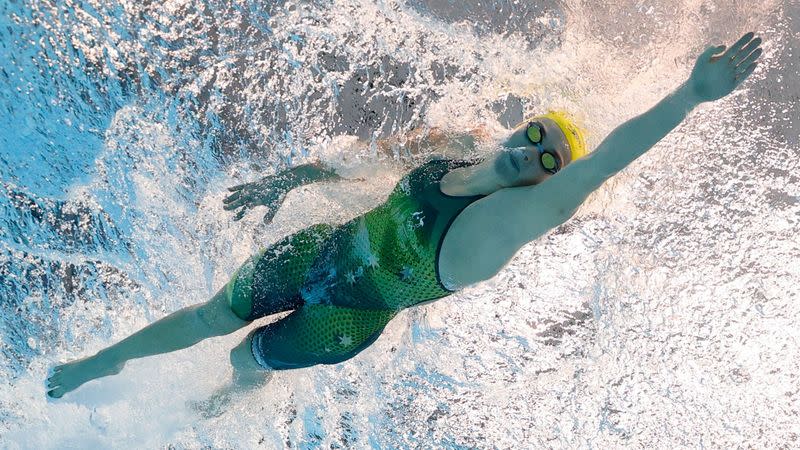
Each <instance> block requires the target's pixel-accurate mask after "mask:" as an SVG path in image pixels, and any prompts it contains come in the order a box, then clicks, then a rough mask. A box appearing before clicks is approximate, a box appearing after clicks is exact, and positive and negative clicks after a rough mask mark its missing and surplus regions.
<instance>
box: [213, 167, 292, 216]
mask: <svg viewBox="0 0 800 450" xmlns="http://www.w3.org/2000/svg"><path fill="white" fill-rule="evenodd" d="M292 187H293V186H292V185H291V183H289V182H288V180H286V178H285V177H284V176H282V175H281V174H278V175H270V176H266V177H264V178H262V179H260V180H258V181H253V182H252V183H245V184H240V185H238V186H233V187H230V188H228V190H229V191H231V192H232V194H230V195H228V196H227V197H225V199H224V200H222V202H223V203H224V204H225V206H224V207H223V208H224V209H225V210H226V211H233V210H236V213H235V214H234V215H233V220H240V219H241V218H242V217H244V215H245V214H247V211H248V210H249V209H251V208H253V207H256V206H266V207H267V208H269V209H268V210H267V212H266V214H264V223H270V222H272V218H273V217H275V213H276V212H278V208H279V207H280V206H281V203H283V199H284V198H286V193H287V192H289V191H290V190H291V189H292Z"/></svg>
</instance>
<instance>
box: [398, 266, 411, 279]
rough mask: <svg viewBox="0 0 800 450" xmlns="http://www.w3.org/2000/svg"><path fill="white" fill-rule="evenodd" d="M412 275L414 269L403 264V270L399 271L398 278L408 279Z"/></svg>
mask: <svg viewBox="0 0 800 450" xmlns="http://www.w3.org/2000/svg"><path fill="white" fill-rule="evenodd" d="M413 276H414V269H413V268H411V267H408V266H403V270H402V271H401V272H400V278H401V279H402V280H403V281H408V280H410V279H411V277H413Z"/></svg>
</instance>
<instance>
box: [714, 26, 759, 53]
mask: <svg viewBox="0 0 800 450" xmlns="http://www.w3.org/2000/svg"><path fill="white" fill-rule="evenodd" d="M753 36H755V33H753V32H752V31H751V32H749V33H747V34H745V35H744V36H742V37H740V38H739V40H738V41H736V43H735V44H733V45H731V47H730V48H729V49H728V51H727V52H725V54H724V55H722V57H723V58H727V59H731V58H733V57H734V55H736V54H737V53H739V50H741V49H742V47H744V46H745V44H747V43H748V42H750V40H751V39H753Z"/></svg>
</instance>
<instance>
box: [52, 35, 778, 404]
mask: <svg viewBox="0 0 800 450" xmlns="http://www.w3.org/2000/svg"><path fill="white" fill-rule="evenodd" d="M760 44H761V39H760V38H757V37H754V34H753V33H747V34H745V35H744V36H743V37H742V38H741V39H739V40H738V41H737V42H736V43H735V44H733V45H732V46H731V47H730V48H728V49H727V50H726V49H725V46H713V47H710V48H708V49H707V50H705V51H704V52H703V53H702V54H701V55H700V56H699V58H698V59H697V61H696V63H695V65H694V68H693V70H692V73H691V76H690V77H689V79H688V80H687V81H686V82H684V83H683V84H681V85H680V86H679V87H678V88H677V89H676V90H675V91H674V92H672V93H671V94H669V95H668V96H667V97H666V98H664V99H663V100H661V101H660V102H659V103H658V104H656V105H655V106H654V107H653V108H651V109H650V110H649V111H647V112H645V113H644V114H642V115H640V116H637V117H635V118H633V119H631V120H629V121H628V122H626V123H624V124H622V125H621V126H619V127H618V128H617V129H615V130H614V131H613V132H611V134H609V135H608V136H607V137H606V138H605V140H603V142H602V143H600V145H599V146H598V147H597V148H596V149H595V150H594V151H593V152H591V153H589V152H588V151H587V148H586V143H585V141H584V137H583V134H582V132H581V130H580V129H579V128H578V127H577V126H576V125H575V123H574V122H573V121H572V120H571V119H570V117H569V116H568V115H566V114H565V113H562V112H553V111H551V112H549V113H547V114H543V115H540V116H537V117H534V118H532V119H530V120H527V121H525V122H524V123H522V124H520V125H519V126H517V127H516V129H514V130H513V131H512V132H511V134H510V136H508V138H507V139H506V140H505V141H504V143H503V147H504V149H502V150H501V151H497V152H495V153H492V154H489V155H488V156H486V157H485V158H484V159H482V160H480V161H464V160H453V159H443V160H434V161H430V162H428V163H426V164H424V165H422V166H420V167H417V168H416V169H414V170H412V171H411V172H410V173H409V174H408V175H406V176H405V177H404V178H403V179H402V180H401V181H400V182H399V183H398V184H397V186H396V188H395V189H394V191H393V192H392V194H391V195H390V196H389V198H388V199H387V200H386V202H385V203H384V204H382V205H381V206H378V207H377V208H375V209H373V210H371V211H369V212H367V213H365V214H363V215H361V216H359V217H357V218H355V219H353V220H350V221H349V222H347V223H345V224H343V225H340V226H334V225H329V224H318V225H313V226H311V227H308V228H306V229H304V230H301V231H299V232H297V233H295V234H293V235H291V236H288V237H285V238H283V239H282V240H280V241H279V242H277V243H276V244H274V245H272V246H270V247H269V248H265V249H262V250H261V251H260V252H258V253H257V254H256V255H253V256H252V257H250V258H249V259H248V260H247V261H246V262H245V263H244V264H243V265H242V266H241V267H240V268H239V269H238V270H237V271H236V273H235V274H234V275H233V277H232V278H231V279H230V281H229V282H228V283H227V284H226V285H225V286H224V287H222V289H220V291H219V292H218V293H217V294H216V295H214V296H213V298H211V300H209V301H208V302H206V303H201V304H197V305H193V306H189V307H187V308H184V309H181V310H179V311H177V312H175V313H172V314H170V315H169V316H167V317H165V318H163V319H160V320H158V321H156V322H155V323H152V324H150V325H148V326H147V327H145V328H144V329H142V330H140V331H138V332H136V333H134V334H133V335H131V336H129V337H127V338H125V339H123V340H122V341H120V342H118V343H116V344H114V345H112V346H110V347H108V348H106V349H103V350H101V351H99V352H98V353H97V354H95V355H93V356H90V357H87V358H84V359H80V360H77V361H73V362H70V363H66V364H63V365H60V366H58V367H55V368H54V369H53V373H52V375H51V376H50V377H49V378H48V380H47V388H48V392H47V394H48V395H49V396H50V397H54V398H59V397H61V396H63V395H64V394H66V393H67V392H70V391H72V390H74V389H76V388H77V387H79V386H80V385H82V384H84V383H86V382H87V381H89V380H93V379H96V378H100V377H103V376H107V375H112V374H116V373H119V372H120V370H122V368H123V366H124V365H125V363H126V362H127V361H129V360H131V359H135V358H142V357H145V356H151V355H157V354H161V353H167V352H172V351H175V350H180V349H184V348H187V347H190V346H192V345H194V344H196V343H198V342H200V341H202V340H204V339H207V338H210V337H214V336H223V335H226V334H229V333H233V332H234V331H236V330H239V329H240V328H242V327H246V326H248V325H249V324H250V323H251V322H252V321H254V320H256V319H258V318H261V317H265V316H269V315H272V314H276V313H280V312H286V311H291V312H290V313H289V314H288V315H287V316H285V317H283V318H282V319H280V320H278V321H275V322H273V323H270V324H268V325H266V326H262V327H259V328H257V329H254V330H252V331H251V332H250V333H249V334H248V335H247V337H246V338H245V339H244V340H243V341H242V342H241V343H240V344H239V345H238V346H237V347H235V348H234V349H233V350H232V351H231V353H230V361H231V364H232V365H233V368H234V376H233V382H232V383H231V384H230V385H229V386H226V387H225V388H224V389H221V390H220V391H218V392H217V394H215V395H214V396H212V398H211V399H210V400H209V402H208V403H206V404H205V405H200V406H201V408H205V409H207V410H211V411H212V414H219V411H218V410H219V408H220V407H221V406H220V405H222V404H224V402H225V400H226V399H227V398H228V397H229V396H230V395H231V394H233V393H236V392H244V391H246V390H248V389H252V388H255V387H258V386H260V385H263V383H264V382H265V380H266V379H267V374H268V373H269V372H270V371H273V370H285V369H299V368H304V367H310V366H314V365H317V364H336V363H339V362H342V361H345V360H348V359H350V358H352V357H354V356H355V355H357V354H358V353H359V352H361V351H362V350H364V349H365V348H367V347H368V346H369V345H370V344H372V343H373V342H375V340H376V339H378V337H379V336H380V334H381V332H382V330H383V329H384V327H385V326H386V324H387V323H388V322H389V321H390V320H391V319H392V318H393V317H394V316H395V315H396V314H397V313H398V312H399V311H401V310H403V309H404V308H408V307H411V306H416V305H420V304H422V303H426V302H429V301H432V300H436V299H440V298H442V297H446V296H448V295H450V294H452V293H454V292H456V291H458V290H460V289H462V288H464V287H467V286H470V285H472V284H475V283H479V282H481V281H484V280H488V279H490V278H492V277H493V276H494V275H495V274H497V273H498V272H499V271H500V270H501V269H502V268H503V267H504V266H505V265H506V264H507V263H508V261H509V260H510V259H511V258H512V257H513V256H514V254H515V253H517V252H518V251H519V250H520V248H521V247H522V246H524V245H525V244H527V243H529V242H532V241H534V240H536V239H537V238H539V237H540V236H542V235H543V234H545V233H547V232H548V231H549V230H551V229H553V228H555V227H557V226H558V225H560V224H562V223H564V222H565V221H567V220H569V219H570V217H572V215H573V214H574V213H575V212H576V210H577V209H578V207H579V206H580V205H581V204H582V203H583V202H584V201H585V200H586V198H587V197H588V196H589V194H591V193H592V192H593V191H595V190H596V189H598V188H599V187H600V186H601V185H602V184H603V183H604V182H605V181H606V180H608V179H609V178H611V177H612V176H614V175H615V174H617V173H618V172H620V171H621V170H622V169H624V168H625V167H627V166H628V165H629V164H630V163H631V162H633V161H634V160H636V159H637V158H638V157H639V156H641V155H642V154H644V153H645V152H646V151H647V150H648V149H650V148H651V147H653V146H654V145H655V144H656V143H657V142H659V141H660V140H661V139H662V138H663V137H664V136H666V135H667V133H669V132H670V131H671V130H672V129H673V128H675V127H676V126H677V125H678V124H680V123H681V121H683V119H684V118H685V117H686V115H687V114H688V113H689V112H690V111H691V110H692V109H693V108H695V107H696V106H698V105H699V104H700V103H703V102H709V101H714V100H717V99H720V98H722V97H724V96H726V95H728V94H730V93H731V92H732V91H733V90H734V89H736V87H737V86H739V85H740V84H741V83H742V82H743V81H744V80H745V79H747V77H748V76H749V75H750V74H751V73H752V72H753V69H754V68H755V67H756V65H757V63H756V60H757V59H758V58H759V56H760V55H761V53H762V50H761V48H759V45H760ZM474 134H475V133H472V135H469V134H468V135H466V136H458V137H454V138H452V139H456V140H458V142H460V143H464V142H467V143H469V142H471V141H474V139H473V138H474ZM443 136H444V135H443V134H441V133H440V134H439V135H438V136H436V139H434V140H439V141H441V142H439V144H442V145H449V142H448V141H447V139H445V138H444V137H443ZM338 178H340V177H339V175H337V174H336V173H335V172H334V171H332V170H330V169H328V168H326V167H324V166H323V165H321V164H310V165H304V166H300V167H297V168H294V169H290V170H287V171H285V172H283V173H280V174H278V175H275V176H271V177H267V178H265V179H264V180H262V181H260V182H256V183H249V184H245V185H240V186H236V187H234V188H231V191H232V192H233V193H232V194H231V195H230V196H229V197H227V198H226V199H225V203H226V206H225V208H226V209H228V210H236V213H235V217H234V218H235V219H237V220H238V219H240V218H241V217H242V216H243V215H244V214H245V213H246V212H247V211H248V210H249V209H250V208H252V207H254V206H256V205H266V206H268V207H269V208H270V212H269V213H268V214H267V217H266V219H267V220H270V219H271V218H272V215H273V214H274V211H275V210H276V209H277V207H278V206H279V204H280V203H281V201H282V199H283V197H284V196H285V194H286V193H287V192H289V190H291V189H293V188H295V187H297V186H300V185H303V184H306V183H312V182H318V181H323V180H334V179H338ZM215 409H216V410H217V411H216V412H214V410H215Z"/></svg>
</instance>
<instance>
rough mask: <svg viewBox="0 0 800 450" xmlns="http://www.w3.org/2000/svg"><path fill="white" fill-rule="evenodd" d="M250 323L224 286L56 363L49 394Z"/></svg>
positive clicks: (48, 383)
mask: <svg viewBox="0 0 800 450" xmlns="http://www.w3.org/2000/svg"><path fill="white" fill-rule="evenodd" d="M249 323H250V322H248V321H245V320H242V319H241V318H239V317H238V316H237V315H236V314H234V312H233V311H232V310H231V305H230V298H229V295H228V292H227V291H226V289H225V288H223V289H222V290H220V291H219V292H218V293H217V294H216V295H215V296H214V297H213V298H212V299H211V300H209V301H208V302H206V303H200V304H197V305H193V306H189V307H186V308H183V309H181V310H179V311H176V312H174V313H172V314H170V315H169V316H167V317H164V318H163V319H161V320H158V321H156V322H154V323H152V324H150V325H148V326H146V327H145V328H143V329H142V330H140V331H138V332H136V333H134V334H133V335H131V336H129V337H127V338H125V339H123V340H122V341H120V342H118V343H116V344H114V345H112V346H111V347H108V348H106V349H104V350H101V351H99V352H98V353H97V354H96V355H94V356H90V357H88V358H83V359H80V360H77V361H73V362H70V363H67V364H63V365H60V366H58V367H56V368H55V369H54V370H53V374H52V375H51V376H50V378H49V379H48V380H47V386H48V389H50V390H49V392H48V393H47V394H48V395H49V396H51V397H55V398H59V397H61V396H62V395H64V394H65V393H67V392H69V391H72V390H73V389H75V388H77V387H78V386H80V385H82V384H83V383H86V382H87V381H90V380H93V379H95V378H100V377H104V376H107V375H114V374H117V373H119V372H120V371H121V370H122V368H123V367H124V366H125V363H126V362H127V361H129V360H131V359H136V358H143V357H145V356H151V355H158V354H161V353H168V352H173V351H175V350H181V349H184V348H187V347H191V346H192V345H194V344H196V343H198V342H200V341H202V340H203V339H206V338H209V337H213V336H222V335H225V334H229V333H232V332H234V331H236V330H238V329H239V328H241V327H243V326H245V325H247V324H249Z"/></svg>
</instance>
